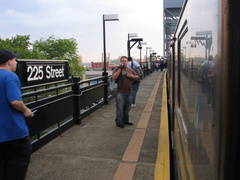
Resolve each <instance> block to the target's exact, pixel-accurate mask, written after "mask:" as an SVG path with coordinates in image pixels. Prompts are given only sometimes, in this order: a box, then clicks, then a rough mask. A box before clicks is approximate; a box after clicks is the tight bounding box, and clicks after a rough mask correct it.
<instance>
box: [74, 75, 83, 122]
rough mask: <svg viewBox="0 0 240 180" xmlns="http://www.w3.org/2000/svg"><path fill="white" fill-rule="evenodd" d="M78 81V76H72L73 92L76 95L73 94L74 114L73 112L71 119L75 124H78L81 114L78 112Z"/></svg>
mask: <svg viewBox="0 0 240 180" xmlns="http://www.w3.org/2000/svg"><path fill="white" fill-rule="evenodd" d="M79 81H80V77H74V78H73V83H74V85H73V92H74V94H75V95H76V96H74V114H73V119H74V122H75V124H80V123H81V121H80V119H81V117H80V116H81V114H80V104H79V100H78V99H79V94H80V89H79V84H78V82H79Z"/></svg>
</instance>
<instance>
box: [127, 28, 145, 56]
mask: <svg viewBox="0 0 240 180" xmlns="http://www.w3.org/2000/svg"><path fill="white" fill-rule="evenodd" d="M130 37H137V33H132V34H130V33H128V41H127V51H128V57H130V56H131V55H130V50H131V49H132V47H133V46H134V45H135V44H136V43H137V42H140V41H143V39H142V38H132V39H130ZM131 42H134V44H133V45H132V46H131V44H130V43H131Z"/></svg>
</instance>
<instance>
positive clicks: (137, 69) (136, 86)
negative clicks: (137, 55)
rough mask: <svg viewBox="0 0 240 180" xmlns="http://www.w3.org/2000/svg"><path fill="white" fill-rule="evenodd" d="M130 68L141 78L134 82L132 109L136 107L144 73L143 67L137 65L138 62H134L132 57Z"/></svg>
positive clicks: (129, 59) (129, 60)
mask: <svg viewBox="0 0 240 180" xmlns="http://www.w3.org/2000/svg"><path fill="white" fill-rule="evenodd" d="M128 67H130V68H132V69H133V70H134V71H135V72H136V73H137V74H138V76H139V79H138V80H134V81H132V90H133V94H132V105H131V107H136V96H137V92H138V89H139V85H140V81H141V77H142V74H143V71H142V68H141V66H140V65H139V64H138V63H137V61H133V60H132V57H128Z"/></svg>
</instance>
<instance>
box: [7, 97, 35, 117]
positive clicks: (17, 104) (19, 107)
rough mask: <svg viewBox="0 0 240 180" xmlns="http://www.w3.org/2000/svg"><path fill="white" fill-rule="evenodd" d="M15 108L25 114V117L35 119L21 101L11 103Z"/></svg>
mask: <svg viewBox="0 0 240 180" xmlns="http://www.w3.org/2000/svg"><path fill="white" fill-rule="evenodd" d="M10 104H11V105H12V107H13V108H15V109H16V110H18V111H20V112H22V113H23V115H24V116H25V117H33V113H32V111H31V110H30V109H28V108H27V107H26V106H25V104H24V103H23V102H22V101H20V100H15V101H12V102H11V103H10Z"/></svg>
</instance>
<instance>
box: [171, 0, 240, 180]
mask: <svg viewBox="0 0 240 180" xmlns="http://www.w3.org/2000/svg"><path fill="white" fill-rule="evenodd" d="M239 17H240V5H239V2H238V1H237V0H186V1H185V2H184V5H183V8H182V12H181V14H180V18H179V21H178V25H177V27H176V31H175V34H174V37H173V40H172V43H171V47H170V51H169V54H168V59H167V66H168V70H167V88H168V90H167V92H168V105H169V106H168V107H169V122H170V130H171V141H172V143H171V149H172V153H171V154H172V156H171V157H172V161H171V162H172V167H174V168H173V169H172V173H171V174H172V176H171V177H172V178H171V179H182V180H237V179H240V87H239V86H240V77H239V76H240V56H239V53H240V21H239V19H238V18H239Z"/></svg>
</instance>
